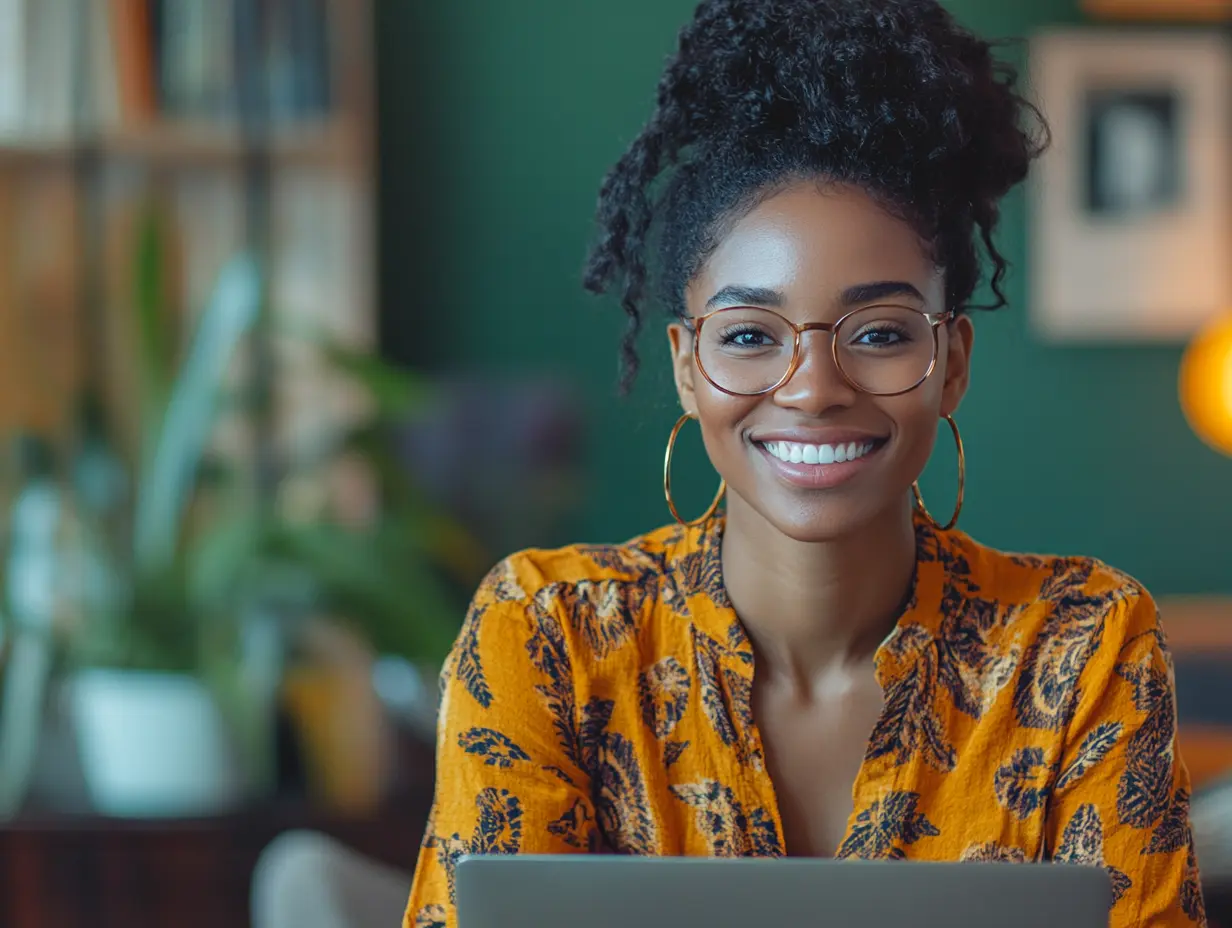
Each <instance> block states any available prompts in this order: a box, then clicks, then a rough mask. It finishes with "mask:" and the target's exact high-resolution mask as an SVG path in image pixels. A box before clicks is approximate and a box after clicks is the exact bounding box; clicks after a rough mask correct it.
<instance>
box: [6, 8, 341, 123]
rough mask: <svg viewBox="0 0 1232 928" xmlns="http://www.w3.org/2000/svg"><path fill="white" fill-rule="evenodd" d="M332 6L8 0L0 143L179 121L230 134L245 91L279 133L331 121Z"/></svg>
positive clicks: (238, 115) (237, 120) (237, 116)
mask: <svg viewBox="0 0 1232 928" xmlns="http://www.w3.org/2000/svg"><path fill="white" fill-rule="evenodd" d="M328 7H329V0H0V144H2V143H3V142H5V141H9V142H11V141H13V140H18V141H21V140H27V141H29V140H33V141H35V142H39V141H52V140H56V139H61V140H67V139H71V138H73V137H74V136H82V135H85V136H91V135H103V136H106V135H107V134H109V133H111V134H116V133H123V132H124V131H126V130H129V129H139V128H142V127H148V126H150V125H154V124H163V123H173V122H174V123H194V124H196V123H200V124H206V125H211V126H215V127H218V128H224V129H231V128H234V127H236V126H238V124H239V121H240V116H241V104H242V103H244V102H245V100H242V99H241V94H242V93H246V92H248V91H249V90H252V92H254V93H255V95H256V100H257V105H256V107H255V108H254V109H253V111H254V112H255V113H256V114H258V115H259V116H261V117H262V118H263V120H264V121H265V122H266V123H267V125H268V126H269V127H270V128H271V129H276V128H278V127H282V126H286V125H289V124H302V123H309V122H324V121H325V120H326V119H328V117H329V115H330V112H331V108H332V104H333V96H334V95H333V91H332V83H333V81H332V73H331V53H332V49H331V47H330V28H329V27H330V22H329V19H330V11H329V8H328ZM248 68H251V71H250V72H249V71H247V70H246V69H248ZM246 74H250V75H251V80H249V79H246V77H245V75H246Z"/></svg>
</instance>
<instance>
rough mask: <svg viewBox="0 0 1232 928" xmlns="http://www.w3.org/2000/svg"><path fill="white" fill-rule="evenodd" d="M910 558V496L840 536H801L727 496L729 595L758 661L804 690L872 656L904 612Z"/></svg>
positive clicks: (726, 579) (726, 572)
mask: <svg viewBox="0 0 1232 928" xmlns="http://www.w3.org/2000/svg"><path fill="white" fill-rule="evenodd" d="M915 561H916V550H915V529H914V526H913V525H912V520H911V508H910V503H909V502H908V503H905V504H904V505H902V506H897V505H896V506H893V507H891V508H890V509H889V510H887V511H886V512H885V513H882V514H881V515H879V516H878V517H877V518H875V519H873V520H872V521H871V522H870V523H869V524H867V525H865V526H862V527H861V528H860V529H859V530H858V531H856V532H853V533H851V534H849V535H845V536H843V537H841V538H836V539H832V540H827V541H824V542H801V541H796V540H794V539H792V538H789V537H787V536H786V535H784V534H782V533H781V532H780V531H778V530H777V529H776V528H774V527H773V526H771V525H770V524H769V523H768V522H766V521H765V519H764V518H763V517H762V516H761V515H760V514H758V513H757V512H755V511H753V510H752V509H750V508H749V507H748V506H747V505H745V504H744V503H743V502H742V501H741V500H739V499H738V498H734V497H731V496H729V504H728V514H727V527H726V530H725V531H724V535H723V577H724V584H725V586H726V587H727V593H728V596H729V598H730V599H731V602H732V605H733V606H734V607H735V609H736V613H737V615H739V616H740V620H741V622H742V623H743V625H744V627H745V630H746V631H747V632H748V635H749V639H750V641H751V642H752V644H753V647H754V650H755V651H756V653H757V657H758V662H759V664H760V665H761V666H762V667H763V668H765V671H766V672H768V673H769V674H770V676H771V678H772V679H777V680H779V681H781V682H784V683H787V684H789V685H790V686H791V687H792V688H793V689H797V690H799V691H800V692H809V691H811V690H812V689H814V687H815V685H816V684H817V683H818V682H819V681H820V680H821V678H823V677H824V676H825V675H826V674H827V673H828V672H831V671H834V670H839V669H843V668H844V667H850V666H853V665H857V664H864V663H866V662H867V661H869V660H870V659H871V658H872V656H873V654H874V653H875V652H876V650H877V648H878V647H879V646H880V644H881V642H882V641H884V640H885V637H886V636H887V635H888V634H889V633H890V631H891V630H892V629H893V628H894V625H895V623H896V621H897V619H898V616H899V614H900V613H901V611H902V607H903V603H904V601H905V600H906V598H907V595H908V593H909V591H910V587H911V582H912V577H913V575H914V571H915Z"/></svg>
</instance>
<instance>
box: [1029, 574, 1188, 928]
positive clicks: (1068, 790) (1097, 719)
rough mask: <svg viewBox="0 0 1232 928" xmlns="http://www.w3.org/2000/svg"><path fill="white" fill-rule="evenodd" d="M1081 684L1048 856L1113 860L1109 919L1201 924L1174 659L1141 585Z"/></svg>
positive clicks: (1120, 607)
mask: <svg viewBox="0 0 1232 928" xmlns="http://www.w3.org/2000/svg"><path fill="white" fill-rule="evenodd" d="M1080 687H1081V693H1080V696H1079V704H1078V707H1077V709H1076V711H1075V713H1074V717H1073V719H1072V721H1071V723H1070V727H1069V730H1068V734H1067V738H1066V745H1065V749H1064V753H1063V756H1062V758H1061V763H1060V765H1059V771H1060V772H1059V775H1058V779H1057V782H1056V787H1055V789H1054V791H1053V795H1052V798H1051V800H1050V802H1049V813H1048V824H1047V828H1048V834H1047V838H1048V847H1049V850H1050V852H1051V855H1052V858H1053V859H1054V860H1056V861H1060V862H1066V863H1077V864H1090V865H1096V866H1103V867H1105V868H1106V869H1107V870H1108V873H1109V876H1110V877H1111V878H1112V886H1113V894H1114V898H1115V902H1114V904H1113V906H1112V911H1111V916H1110V922H1109V923H1110V925H1112V926H1113V928H1121V926H1126V928H1128V926H1131V925H1132V926H1193V925H1205V924H1206V916H1205V911H1204V907H1203V902H1202V891H1201V888H1200V886H1199V883H1198V873H1197V867H1196V865H1195V863H1194V857H1193V836H1192V834H1191V833H1190V827H1189V796H1190V784H1189V774H1188V772H1187V771H1186V769H1185V766H1184V763H1183V762H1182V761H1181V758H1180V756H1179V754H1178V753H1177V740H1176V692H1175V688H1174V684H1173V672H1172V660H1171V657H1170V655H1169V653H1168V651H1167V646H1166V644H1165V642H1164V637H1163V632H1162V630H1161V629H1160V626H1159V620H1158V613H1157V611H1156V608H1155V604H1154V602H1153V601H1152V600H1151V597H1150V596H1149V595H1148V594H1147V593H1146V592H1145V591H1142V590H1140V589H1135V590H1134V591H1133V592H1131V593H1130V594H1129V595H1128V596H1127V597H1126V598H1125V599H1123V600H1121V601H1119V602H1118V603H1117V604H1116V605H1115V606H1114V607H1113V610H1112V612H1111V613H1110V614H1109V615H1108V617H1107V619H1106V620H1105V625H1104V630H1103V634H1102V636H1101V640H1100V642H1099V644H1098V645H1097V646H1096V647H1095V649H1094V650H1093V652H1092V654H1091V655H1090V657H1089V658H1088V660H1087V664H1086V667H1085V668H1084V669H1083V671H1082V676H1081V678H1080Z"/></svg>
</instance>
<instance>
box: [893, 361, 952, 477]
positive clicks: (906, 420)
mask: <svg viewBox="0 0 1232 928" xmlns="http://www.w3.org/2000/svg"><path fill="white" fill-rule="evenodd" d="M882 408H883V409H884V410H885V412H886V414H887V415H888V416H889V417H890V418H891V419H893V420H894V426H895V432H896V435H895V438H896V444H897V445H898V448H897V449H896V450H897V453H896V457H897V458H898V459H899V461H900V462H901V464H902V467H903V469H904V471H906V472H908V475H909V476H910V477H911V478H912V479H914V478H915V477H916V476H917V475H918V474H919V473H920V472H921V471H922V470H923V469H924V466H925V465H926V464H927V463H928V459H929V457H930V456H931V455H932V451H933V446H934V445H935V444H936V442H937V429H938V426H939V425H940V423H941V389H940V381H937V382H936V384H933V383H932V382H931V381H930V383H929V384H927V385H926V386H924V387H921V388H920V389H918V390H916V391H914V392H912V393H908V394H907V395H906V396H901V397H894V398H892V399H890V400H886V401H884V405H883V406H882Z"/></svg>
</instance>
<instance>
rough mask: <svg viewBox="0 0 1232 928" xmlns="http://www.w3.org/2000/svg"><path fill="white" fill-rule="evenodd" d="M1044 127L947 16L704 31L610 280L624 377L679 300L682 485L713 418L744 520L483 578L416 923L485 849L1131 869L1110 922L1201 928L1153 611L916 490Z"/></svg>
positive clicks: (600, 271) (642, 179)
mask: <svg viewBox="0 0 1232 928" xmlns="http://www.w3.org/2000/svg"><path fill="white" fill-rule="evenodd" d="M1033 115H1034V112H1033V110H1032V109H1031V108H1030V107H1029V106H1028V105H1027V104H1026V103H1025V102H1024V101H1023V100H1022V99H1021V98H1020V97H1019V96H1018V95H1017V94H1016V92H1015V90H1014V87H1013V75H1012V74H1009V73H1007V72H1006V71H1005V70H1004V69H1003V68H1002V67H1000V66H999V65H997V64H996V63H995V62H994V59H993V57H992V54H991V51H990V47H989V45H988V44H986V43H984V42H982V41H980V40H979V39H977V38H976V37H974V36H972V35H971V34H969V33H967V32H966V31H964V30H962V29H961V28H959V27H958V26H957V25H956V24H955V23H954V22H953V20H952V19H951V17H950V16H949V15H948V14H947V13H946V12H945V11H944V10H943V9H942V7H941V6H940V5H939V4H938V3H936V2H933V0H705V2H703V3H702V4H701V5H700V6H699V7H698V10H697V13H696V16H695V19H694V20H693V22H692V23H691V24H689V25H688V26H687V27H686V28H685V29H684V31H683V32H682V34H681V36H680V43H679V49H678V52H677V54H676V55H675V57H674V58H673V59H672V60H671V61H670V63H669V64H668V67H667V70H666V73H665V75H664V77H663V79H662V82H661V83H660V85H659V92H658V105H657V108H656V110H655V112H654V115H653V117H652V118H651V120H650V122H649V123H648V125H647V126H646V127H645V130H644V131H643V132H642V134H641V135H640V136H639V137H638V139H637V140H636V141H635V142H634V143H633V145H632V146H631V148H630V149H629V151H628V152H627V153H626V154H625V155H624V157H623V158H622V159H621V160H620V162H619V163H618V164H617V165H616V167H615V169H614V170H613V171H612V173H611V174H610V176H609V177H608V178H607V180H606V182H605V184H604V186H603V190H602V195H601V199H600V204H599V224H600V233H601V234H600V237H599V240H598V242H597V244H596V245H595V248H594V251H593V253H592V255H591V258H590V263H589V267H588V276H587V285H588V287H589V288H590V289H591V290H593V291H596V292H607V291H612V290H615V291H616V292H618V294H619V296H620V299H621V303H622V305H623V307H624V310H625V312H626V313H627V314H628V316H629V319H630V326H629V334H628V337H627V338H626V340H625V344H624V357H625V360H626V366H627V371H628V374H629V376H630V377H631V376H632V374H633V372H634V371H635V369H636V365H637V358H636V355H635V353H634V339H635V336H636V334H637V331H638V329H639V326H640V324H641V322H642V319H643V317H644V314H645V313H646V312H647V311H648V308H649V304H650V303H651V300H652V297H657V298H658V299H659V300H661V301H662V302H664V303H666V304H667V306H668V307H669V308H670V309H671V310H672V311H673V312H674V314H675V316H676V318H675V320H674V321H673V322H672V323H671V324H670V325H669V326H668V340H669V344H670V348H671V357H672V361H673V368H674V372H675V381H676V387H677V391H678V393H679V399H680V404H681V406H682V408H683V413H684V415H683V416H682V417H681V420H680V422H678V423H677V426H676V429H675V430H674V431H673V432H672V435H671V440H670V441H669V443H668V470H669V474H670V457H671V449H672V447H673V445H674V441H675V439H676V436H677V434H678V433H679V431H680V429H681V428H682V427H683V426H684V425H685V424H686V423H687V422H688V421H689V419H691V418H695V419H696V420H697V421H698V422H699V423H700V427H701V433H702V436H703V438H704V440H705V444H706V449H707V451H708V453H709V457H710V460H711V461H712V462H713V464H714V467H715V469H716V470H717V471H718V473H719V474H720V475H721V477H722V479H723V481H724V484H723V486H724V487H725V488H726V512H725V514H723V515H720V514H719V513H718V511H717V503H718V499H716V506H712V507H711V511H710V512H709V513H707V514H706V515H705V516H703V517H702V518H701V519H698V520H696V521H691V522H689V523H688V524H678V525H673V526H671V527H669V528H665V529H661V530H659V531H655V532H652V533H650V534H648V535H645V536H643V537H641V538H638V539H635V540H633V541H631V542H629V543H627V544H624V545H620V546H613V547H597V546H589V547H588V546H575V547H570V548H565V549H563V550H558V551H527V552H522V553H520V554H517V555H514V556H513V557H511V558H509V559H508V560H506V561H504V562H503V563H502V564H500V565H499V566H498V567H497V568H496V569H495V570H494V571H493V572H492V573H491V575H490V576H489V577H488V578H487V579H486V580H485V582H484V583H483V585H482V587H481V589H480V590H479V592H478V594H477V596H476V598H475V601H474V604H473V607H472V609H471V611H470V613H469V615H468V617H467V619H466V623H465V627H464V629H463V631H462V634H461V636H460V638H459V641H458V643H457V646H456V648H455V650H454V652H453V655H452V657H451V659H450V660H449V662H448V665H447V667H446V670H445V673H444V678H443V692H444V702H443V707H442V716H441V729H440V741H439V747H438V751H439V760H438V763H439V786H438V791H437V797H436V804H435V808H434V813H433V817H432V821H431V823H430V825H429V828H428V833H427V836H426V838H425V841H424V846H423V851H422V853H421V856H420V860H419V868H418V871H417V874H416V877H415V885H414V889H413V891H412V897H411V900H410V905H409V908H408V911H407V916H406V919H407V924H408V925H415V926H429V925H449V924H452V917H453V916H452V912H453V905H452V904H453V885H452V884H453V878H452V874H453V864H454V862H455V861H456V860H457V859H458V857H459V856H461V855H463V854H466V853H568V852H587V851H597V850H602V851H610V852H618V853H631V854H665V855H765V856H774V855H786V854H792V855H814V856H829V855H837V856H838V857H860V858H908V859H918V860H1004V861H1028V860H1054V861H1068V862H1075V863H1082V864H1089V865H1093V866H1102V867H1105V868H1106V869H1107V871H1108V873H1109V874H1110V876H1111V879H1112V885H1113V887H1114V889H1115V895H1116V901H1115V903H1114V905H1113V907H1112V922H1113V923H1114V924H1115V925H1142V924H1152V925H1156V924H1167V925H1188V924H1191V923H1201V922H1203V920H1204V914H1203V903H1202V898H1201V892H1200V889H1199V885H1198V877H1197V872H1196V866H1195V862H1194V857H1193V853H1192V850H1191V847H1192V842H1191V837H1190V829H1189V821H1188V803H1189V789H1190V787H1189V780H1188V775H1187V773H1186V771H1185V768H1184V766H1183V764H1182V763H1181V760H1180V758H1179V757H1178V755H1177V749H1176V738H1175V735H1176V733H1175V714H1174V691H1173V684H1172V676H1171V664H1170V660H1169V658H1168V655H1167V651H1166V648H1165V644H1164V640H1163V635H1162V633H1161V630H1160V626H1159V623H1158V619H1157V615H1156V609H1155V606H1154V604H1153V602H1152V600H1151V598H1150V596H1149V595H1148V593H1147V592H1146V591H1145V590H1144V589H1143V588H1142V587H1141V586H1140V585H1139V584H1137V583H1136V582H1135V581H1134V580H1132V579H1130V578H1129V577H1127V576H1125V575H1124V574H1121V573H1118V572H1117V571H1115V570H1113V569H1111V568H1109V567H1107V566H1105V565H1103V564H1101V563H1099V562H1097V561H1094V560H1089V559H1085V558H1051V557H1026V556H1014V555H1008V554H1003V553H1000V552H997V551H993V550H991V549H989V548H986V547H983V546H981V545H979V544H977V543H976V542H975V541H973V540H971V539H970V538H968V537H967V536H965V535H963V534H962V533H960V532H958V531H956V530H954V529H953V525H952V523H953V522H954V521H955V520H956V518H957V515H958V513H957V512H955V513H954V519H950V518H947V517H942V518H943V520H944V521H945V522H946V523H949V524H946V525H940V524H938V522H937V520H934V518H933V516H931V515H929V514H928V511H927V509H926V508H925V507H924V503H923V500H921V499H920V497H919V494H918V491H916V490H915V481H916V478H917V477H918V475H919V474H920V472H921V471H922V470H923V468H924V466H925V462H926V461H927V460H928V457H929V454H930V452H931V450H932V447H933V443H934V440H935V435H936V433H937V423H938V419H944V420H946V421H947V422H948V423H949V424H950V425H951V427H952V428H953V436H954V438H955V440H956V441H957V442H958V444H959V456H960V461H961V459H962V445H961V439H960V437H959V432H958V428H957V426H956V425H954V420H953V418H952V417H953V415H954V413H955V412H956V411H957V409H958V406H959V403H960V401H961V400H962V398H963V394H964V393H965V392H966V390H967V385H968V380H969V375H970V360H971V353H972V346H973V332H974V329H973V326H972V322H971V320H970V318H969V316H968V315H967V310H968V309H969V308H971V300H972V294H973V292H974V291H975V289H976V287H977V284H978V281H979V278H980V255H979V250H978V246H982V248H983V249H984V250H985V251H986V252H987V254H988V256H989V258H990V259H991V264H992V266H993V268H994V269H995V273H994V274H993V275H992V279H991V289H992V291H993V293H994V294H995V295H996V297H997V300H996V303H997V305H1001V304H1003V303H1004V300H1003V298H1002V297H1001V289H1000V282H1001V278H1002V275H1003V273H1004V270H1005V262H1004V260H1003V259H1002V257H1001V255H1000V254H999V253H998V252H997V249H996V246H995V245H994V243H993V230H994V227H995V225H996V223H997V219H998V203H999V201H1000V199H1001V198H1002V196H1004V194H1005V193H1006V192H1007V191H1009V190H1010V189H1011V188H1012V187H1013V186H1014V185H1016V184H1017V183H1019V182H1020V181H1022V180H1023V179H1024V177H1025V175H1026V173H1027V170H1028V166H1029V164H1030V162H1031V160H1032V159H1033V158H1034V157H1035V156H1036V155H1037V154H1038V152H1039V150H1040V147H1041V146H1040V144H1039V142H1038V140H1037V139H1038V136H1039V134H1040V133H1039V132H1032V131H1030V122H1029V120H1030V117H1032V116H1033ZM665 483H667V490H668V492H667V501H668V505H669V507H671V511H672V512H673V514H675V515H677V520H678V521H682V520H681V519H680V516H679V514H677V513H676V507H675V505H674V503H673V500H672V497H671V493H670V481H667V480H665ZM722 493H723V489H722V488H721V489H720V494H722ZM959 498H960V505H961V479H960V486H959ZM1006 504H1007V505H1010V504H1012V501H1009V500H1007V501H1006ZM870 732H871V736H870Z"/></svg>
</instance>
